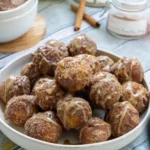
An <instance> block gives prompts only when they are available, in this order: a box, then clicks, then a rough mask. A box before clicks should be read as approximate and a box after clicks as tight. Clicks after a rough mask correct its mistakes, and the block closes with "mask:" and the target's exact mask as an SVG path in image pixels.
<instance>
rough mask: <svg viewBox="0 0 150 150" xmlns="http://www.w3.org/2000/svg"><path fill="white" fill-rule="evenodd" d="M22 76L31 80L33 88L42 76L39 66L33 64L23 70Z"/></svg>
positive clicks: (28, 64) (27, 65)
mask: <svg viewBox="0 0 150 150" xmlns="http://www.w3.org/2000/svg"><path fill="white" fill-rule="evenodd" d="M21 75H22V76H27V77H28V78H29V80H30V83H31V86H33V85H34V84H35V82H36V81H37V80H38V79H39V78H40V77H41V76H42V75H41V73H40V70H39V68H38V66H37V65H36V64H34V63H32V62H31V63H27V64H26V65H25V66H24V67H23V68H22V71H21Z"/></svg>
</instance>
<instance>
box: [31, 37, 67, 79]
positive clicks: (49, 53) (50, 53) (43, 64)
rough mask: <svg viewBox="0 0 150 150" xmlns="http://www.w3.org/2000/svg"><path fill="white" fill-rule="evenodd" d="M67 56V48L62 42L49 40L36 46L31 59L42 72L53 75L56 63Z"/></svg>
mask: <svg viewBox="0 0 150 150" xmlns="http://www.w3.org/2000/svg"><path fill="white" fill-rule="evenodd" d="M67 56H69V53H68V48H67V47H66V46H65V45H64V43H62V42H59V41H56V40H51V41H48V42H47V43H46V44H43V45H42V46H40V47H39V48H38V50H37V51H36V52H35V53H34V54H33V59H32V61H33V63H35V64H37V65H38V68H39V69H40V71H41V72H42V74H44V75H51V76H54V72H55V70H56V67H57V63H58V62H59V61H60V60H62V59H63V58H65V57H67Z"/></svg>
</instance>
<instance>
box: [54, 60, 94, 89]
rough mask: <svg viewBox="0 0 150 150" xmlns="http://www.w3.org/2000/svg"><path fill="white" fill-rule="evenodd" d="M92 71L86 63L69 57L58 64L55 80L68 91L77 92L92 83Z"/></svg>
mask: <svg viewBox="0 0 150 150" xmlns="http://www.w3.org/2000/svg"><path fill="white" fill-rule="evenodd" d="M91 78H92V70H91V68H90V66H89V64H87V62H86V61H84V60H80V59H79V58H74V57H67V58H64V59H63V60H61V61H60V62H59V63H58V66H57V69H56V72H55V79H56V81H57V82H58V83H59V84H60V85H61V86H62V87H63V88H65V89H66V90H67V91H69V92H75V91H79V90H81V89H83V88H84V87H85V86H88V85H89V83H90V82H91Z"/></svg>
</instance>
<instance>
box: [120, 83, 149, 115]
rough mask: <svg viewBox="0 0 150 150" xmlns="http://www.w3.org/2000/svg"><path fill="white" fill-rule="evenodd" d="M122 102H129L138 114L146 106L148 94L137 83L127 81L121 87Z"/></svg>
mask: <svg viewBox="0 0 150 150" xmlns="http://www.w3.org/2000/svg"><path fill="white" fill-rule="evenodd" d="M122 87H123V93H122V99H121V100H122V101H129V102H130V103H131V104H132V105H133V106H134V108H136V109H137V111H138V112H139V113H142V112H143V111H144V110H145V109H146V108H147V106H148V102H149V98H150V92H149V91H147V89H146V88H145V87H144V86H143V85H142V84H139V83H136V82H134V81H127V82H125V83H124V84H123V85H122Z"/></svg>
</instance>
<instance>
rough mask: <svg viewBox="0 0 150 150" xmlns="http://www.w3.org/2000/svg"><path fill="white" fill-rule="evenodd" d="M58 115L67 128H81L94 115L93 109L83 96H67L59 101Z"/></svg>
mask: <svg viewBox="0 0 150 150" xmlns="http://www.w3.org/2000/svg"><path fill="white" fill-rule="evenodd" d="M57 116H58V117H59V119H60V120H61V122H62V124H63V126H64V128H65V129H67V130H70V129H76V130H78V129H80V128H81V127H82V126H83V125H84V124H85V123H86V122H88V120H89V119H91V117H92V110H91V107H90V105H89V103H88V102H87V101H85V100H84V99H82V98H78V97H72V96H67V97H66V98H65V99H62V100H60V101H58V103H57Z"/></svg>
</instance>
